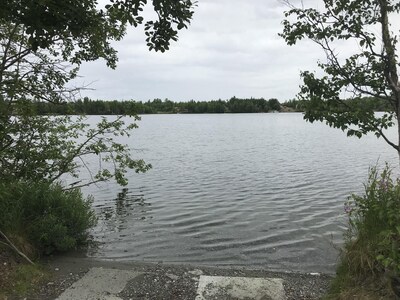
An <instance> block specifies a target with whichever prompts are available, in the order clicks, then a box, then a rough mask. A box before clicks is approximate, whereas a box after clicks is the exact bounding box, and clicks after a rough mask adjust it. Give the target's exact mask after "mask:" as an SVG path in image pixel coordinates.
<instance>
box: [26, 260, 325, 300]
mask: <svg viewBox="0 0 400 300" xmlns="http://www.w3.org/2000/svg"><path fill="white" fill-rule="evenodd" d="M45 265H47V266H48V268H49V269H50V270H51V274H52V276H51V280H49V281H48V282H46V283H45V284H43V285H42V286H40V287H38V289H37V291H36V292H35V293H33V294H31V295H30V297H27V298H26V299H56V298H57V296H59V295H60V294H61V293H62V292H63V291H64V290H65V289H67V288H68V287H69V286H71V285H72V284H73V283H74V282H75V281H77V280H79V279H80V278H81V277H82V276H83V275H84V274H85V273H86V272H88V270H89V269H90V268H92V267H103V268H111V269H123V270H132V271H135V272H139V273H141V274H140V275H139V276H137V277H135V278H134V279H132V280H130V281H129V282H128V284H127V285H126V286H125V289H124V290H123V291H122V292H121V293H119V294H118V295H117V296H118V297H120V298H121V299H124V300H128V299H130V300H134V299H143V300H146V299H148V300H153V299H154V300H158V299H160V300H161V299H162V300H169V299H170V300H181V299H182V300H185V299H187V300H194V299H195V297H196V291H197V283H198V280H199V276H200V275H209V276H240V277H263V278H282V279H283V281H284V288H285V292H286V296H287V299H288V300H292V299H293V300H301V299H321V298H322V297H323V295H324V294H325V293H326V292H327V289H328V287H329V283H330V281H331V279H332V275H326V274H318V273H316V274H312V275H311V274H301V273H288V272H270V271H267V270H262V269H259V270H248V269H246V268H238V267H233V266H232V267H229V268H228V267H205V266H191V265H171V264H163V263H141V262H124V263H121V262H111V261H98V260H93V259H89V258H82V257H79V258H74V257H57V258H55V259H52V260H50V261H47V262H45Z"/></svg>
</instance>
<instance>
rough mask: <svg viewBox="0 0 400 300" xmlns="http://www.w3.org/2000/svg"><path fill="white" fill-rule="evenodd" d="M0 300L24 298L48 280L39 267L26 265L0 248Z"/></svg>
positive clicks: (43, 269) (43, 270)
mask: <svg viewBox="0 0 400 300" xmlns="http://www.w3.org/2000/svg"><path fill="white" fill-rule="evenodd" d="M0 263H1V264H0V299H1V300H3V299H10V298H18V299H20V298H24V297H26V296H28V295H29V294H31V293H32V292H34V291H35V289H36V288H37V287H38V286H39V285H40V284H41V283H43V282H44V281H45V280H47V279H48V278H49V272H48V271H47V270H46V269H45V268H44V267H43V266H41V265H39V264H35V265H31V264H27V263H25V262H23V261H21V260H20V259H19V258H18V257H16V256H15V254H14V253H12V252H11V251H10V250H9V249H8V248H6V247H4V246H0Z"/></svg>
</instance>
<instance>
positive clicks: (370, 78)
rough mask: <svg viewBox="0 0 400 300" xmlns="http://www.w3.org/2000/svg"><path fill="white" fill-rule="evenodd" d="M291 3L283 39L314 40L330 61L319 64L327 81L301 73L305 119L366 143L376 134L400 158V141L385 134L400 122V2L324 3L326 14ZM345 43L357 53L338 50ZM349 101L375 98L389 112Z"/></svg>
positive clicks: (354, 0) (290, 41) (349, 0)
mask: <svg viewBox="0 0 400 300" xmlns="http://www.w3.org/2000/svg"><path fill="white" fill-rule="evenodd" d="M287 3H288V5H289V6H290V9H289V10H288V11H287V12H286V14H285V16H286V19H285V20H284V21H283V26H284V29H283V32H282V33H281V36H282V37H283V38H284V39H285V41H286V43H287V44H288V45H294V44H296V43H297V42H299V41H300V40H302V39H308V40H311V41H313V42H315V43H316V44H317V45H319V46H320V47H321V48H322V50H323V51H324V52H325V54H326V61H325V62H321V61H320V62H318V66H319V68H320V69H322V71H323V72H324V75H323V76H317V74H316V72H311V71H303V72H301V77H302V79H303V83H304V84H303V86H302V87H301V89H300V93H299V95H298V98H299V99H300V100H302V101H304V102H303V104H304V109H305V116H304V117H305V119H306V120H308V121H310V122H314V121H325V122H326V123H327V124H328V125H330V126H333V127H336V128H340V129H342V130H344V131H346V132H347V134H348V135H349V136H351V135H356V136H358V137H361V136H362V135H365V134H367V133H369V132H373V133H374V134H375V135H377V136H378V137H383V138H384V139H385V141H386V142H387V143H388V144H389V145H391V146H392V147H393V148H395V149H396V150H397V151H398V152H399V150H400V147H399V141H392V140H390V139H389V138H388V137H387V136H386V134H385V129H387V128H388V127H390V126H392V125H394V124H395V123H396V122H397V123H399V120H400V83H399V74H398V67H399V57H398V54H399V53H398V48H397V46H398V38H399V33H400V32H399V28H398V27H396V22H395V20H396V19H398V18H399V12H400V2H399V1H393V0H347V1H333V0H324V1H323V3H324V7H323V8H322V9H321V10H317V9H314V8H304V7H303V8H296V7H294V6H293V5H291V4H290V3H289V2H287ZM397 26H398V24H397ZM345 42H346V43H348V44H351V46H352V49H353V53H352V54H351V55H349V56H343V54H342V53H343V52H342V53H341V52H340V51H339V50H337V48H338V47H339V46H340V44H343V43H345ZM343 95H346V96H347V97H346V98H348V96H349V95H352V96H353V97H354V98H358V99H362V98H364V97H373V99H377V100H379V101H384V102H386V103H387V105H385V107H388V108H389V109H388V110H387V112H386V113H384V114H383V115H379V116H378V115H376V114H374V111H373V109H372V108H371V106H370V105H363V104H362V102H360V101H344V100H343V98H344V97H343ZM369 99H370V98H369ZM360 104H361V105H360Z"/></svg>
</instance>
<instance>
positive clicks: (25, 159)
mask: <svg viewBox="0 0 400 300" xmlns="http://www.w3.org/2000/svg"><path fill="white" fill-rule="evenodd" d="M146 5H149V6H152V9H153V11H154V12H155V16H156V19H155V20H145V19H144V14H143V11H144V7H145V6H146ZM194 6H195V3H194V2H192V1H190V0H153V1H151V3H149V4H148V3H147V0H110V1H108V3H107V4H106V5H104V7H101V6H100V4H99V3H98V1H96V0H66V1H58V0H39V1H36V0H3V1H1V2H0V170H1V171H0V180H1V181H13V180H15V181H18V180H31V181H35V182H36V181H40V180H45V181H49V182H55V181H58V180H60V178H61V176H63V175H64V174H69V175H72V176H74V177H79V175H80V172H78V170H80V169H82V168H83V169H86V170H87V173H88V178H85V179H86V181H85V180H83V181H82V180H79V181H78V183H77V184H76V185H75V187H76V186H80V185H86V184H90V183H94V182H98V181H104V180H108V179H110V178H114V179H116V181H117V182H118V183H120V184H122V185H125V184H126V183H127V177H126V173H127V170H128V169H133V170H135V171H136V172H144V171H146V170H148V169H149V168H150V167H151V166H150V165H148V164H146V163H145V162H144V161H143V160H140V159H136V158H133V156H134V154H133V152H132V151H131V149H129V147H128V146H127V145H125V144H123V143H121V142H115V140H114V139H113V138H112V137H113V136H114V137H115V136H116V137H118V136H124V137H127V136H130V134H131V131H132V129H134V128H136V127H137V125H136V123H135V122H136V120H137V118H135V117H134V118H133V119H130V120H129V119H125V118H123V117H122V116H119V117H117V118H112V119H109V120H106V119H104V118H103V119H101V120H100V121H99V123H98V124H97V125H94V126H93V124H89V123H87V122H86V121H85V119H84V118H83V117H79V118H71V117H68V116H57V117H47V116H39V115H37V114H36V109H35V106H34V103H37V102H43V101H44V102H49V103H54V104H60V103H66V102H68V101H71V100H74V99H75V96H76V95H77V94H79V91H80V89H81V87H74V86H71V80H72V79H74V78H75V77H76V76H77V74H78V71H79V66H80V65H81V64H82V62H85V61H92V60H97V59H99V58H103V59H105V61H106V63H107V65H108V66H109V67H111V68H115V67H116V63H117V60H118V59H117V52H116V51H115V49H114V48H113V46H112V42H113V41H119V40H121V39H122V38H123V36H124V35H125V34H126V29H127V27H128V26H135V27H136V26H139V25H140V24H143V26H144V32H145V36H146V42H147V46H148V48H149V49H150V50H155V51H161V52H164V51H166V50H168V49H169V46H170V42H171V41H176V40H177V39H178V31H179V30H181V29H183V28H187V26H188V25H189V23H190V21H191V18H192V15H193V8H194ZM125 113H127V114H128V115H132V114H131V113H130V112H125ZM93 155H95V156H98V161H99V165H98V166H97V167H95V168H91V167H89V165H88V164H86V158H87V157H88V156H93Z"/></svg>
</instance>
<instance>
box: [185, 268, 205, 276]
mask: <svg viewBox="0 0 400 300" xmlns="http://www.w3.org/2000/svg"><path fill="white" fill-rule="evenodd" d="M188 273H189V274H190V275H195V276H200V275H203V271H202V270H199V269H194V270H193V271H189V272H188Z"/></svg>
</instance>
